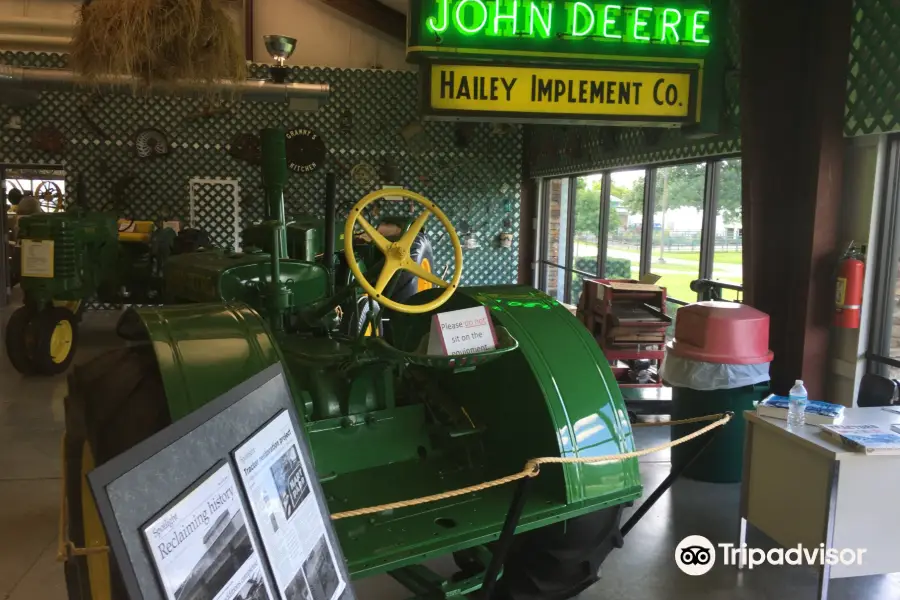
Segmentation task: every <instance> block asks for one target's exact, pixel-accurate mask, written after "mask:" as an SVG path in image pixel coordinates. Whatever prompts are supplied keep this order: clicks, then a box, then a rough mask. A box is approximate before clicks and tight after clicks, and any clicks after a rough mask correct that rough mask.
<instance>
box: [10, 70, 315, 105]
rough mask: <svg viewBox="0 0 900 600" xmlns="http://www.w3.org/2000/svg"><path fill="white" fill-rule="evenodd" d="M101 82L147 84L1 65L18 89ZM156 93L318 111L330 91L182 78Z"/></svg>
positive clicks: (118, 86) (156, 87)
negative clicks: (220, 95)
mask: <svg viewBox="0 0 900 600" xmlns="http://www.w3.org/2000/svg"><path fill="white" fill-rule="evenodd" d="M82 85H84V86H86V88H88V89H89V86H92V85H98V86H100V87H101V88H109V89H112V90H115V91H119V92H128V91H131V90H133V89H135V88H136V87H138V86H143V85H145V82H143V81H139V80H138V79H136V78H133V77H127V76H125V75H107V76H104V77H100V78H98V79H96V80H91V81H90V82H86V81H85V80H84V79H83V78H81V77H80V76H79V75H78V74H76V73H75V72H74V71H70V70H65V69H36V68H31V67H12V66H9V65H0V89H19V90H35V91H46V90H59V91H71V90H76V89H77V88H78V87H79V86H82ZM149 89H150V91H151V92H152V93H157V94H173V93H174V94H187V95H208V94H209V93H210V92H211V91H214V92H224V93H228V94H234V95H235V96H240V97H241V99H243V100H253V101H260V102H286V103H287V104H288V108H289V109H290V110H307V111H308V110H317V109H318V108H319V107H320V106H321V105H323V104H324V103H325V102H326V101H327V100H328V96H329V95H330V93H331V87H330V86H329V85H328V84H327V83H273V82H271V81H266V80H262V79H245V80H243V81H233V80H215V81H199V80H196V81H194V80H186V79H180V80H176V81H172V82H169V83H159V84H151V85H150V88H149Z"/></svg>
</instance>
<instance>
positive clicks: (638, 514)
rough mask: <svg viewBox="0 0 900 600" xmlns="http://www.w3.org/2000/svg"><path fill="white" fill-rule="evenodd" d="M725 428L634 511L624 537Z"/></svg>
mask: <svg viewBox="0 0 900 600" xmlns="http://www.w3.org/2000/svg"><path fill="white" fill-rule="evenodd" d="M725 414H726V415H728V416H729V417H731V418H732V419H733V418H734V413H733V412H731V411H728V412H726V413H725ZM726 425H727V423H726ZM724 428H725V426H724V425H723V426H722V427H717V428H715V429H713V430H712V431H710V432H709V433H708V434H707V435H706V443H705V444H703V445H702V446H700V447H699V448H698V449H697V450H696V451H695V452H694V453H693V454H692V455H691V457H690V459H689V460H687V461H685V462H684V463H683V464H681V465H679V466H678V467H676V468H675V469H673V470H672V471H670V472H669V474H668V475H667V476H666V478H665V479H663V480H662V483H660V484H659V486H657V488H656V489H655V490H653V493H652V494H650V496H649V497H648V498H647V500H646V501H644V503H643V504H641V505H640V506H639V507H638V509H637V510H636V511H634V514H633V515H631V517H630V518H629V519H628V521H626V522H625V525H623V526H622V529H621V530H620V531H621V532H622V535H623V536H625V535H628V532H629V531H631V530H632V528H633V527H634V526H635V525H637V522H638V521H640V520H641V517H643V516H644V515H645V514H647V511H649V510H650V509H651V508H653V505H654V504H656V501H657V500H659V498H660V496H662V495H663V494H665V493H666V492H667V491H669V488H671V487H672V484H673V483H675V480H676V479H678V478H679V477H680V476H681V474H682V473H684V471H685V469H687V468H688V467H690V466H691V464H693V462H694V461H695V460H697V458H698V457H699V456H700V455H701V454H703V452H704V451H705V450H706V449H707V448H708V447H709V445H710V444H712V442H713V440H714V439H716V436H717V435H719V432H720V431H722V430H723V429H724Z"/></svg>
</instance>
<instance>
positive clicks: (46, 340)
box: [31, 306, 78, 375]
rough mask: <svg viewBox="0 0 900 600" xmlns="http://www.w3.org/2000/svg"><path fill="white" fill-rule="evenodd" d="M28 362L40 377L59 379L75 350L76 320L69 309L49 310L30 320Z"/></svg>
mask: <svg viewBox="0 0 900 600" xmlns="http://www.w3.org/2000/svg"><path fill="white" fill-rule="evenodd" d="M31 327H32V332H33V335H34V346H33V351H32V354H31V362H32V364H33V365H34V368H35V370H36V371H37V372H38V373H40V374H41V375H58V374H59V373H62V372H64V371H65V370H66V369H68V368H69V364H71V362H72V359H73V358H74V357H75V349H76V348H77V347H78V320H77V317H76V316H75V313H73V312H72V311H71V310H69V309H68V308H62V307H59V306H51V307H50V308H45V309H44V310H42V311H40V312H39V313H37V314H36V315H35V316H34V319H33V320H32V326H31Z"/></svg>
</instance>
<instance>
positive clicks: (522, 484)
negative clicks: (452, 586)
mask: <svg viewBox="0 0 900 600" xmlns="http://www.w3.org/2000/svg"><path fill="white" fill-rule="evenodd" d="M533 479H535V478H534V477H524V478H522V479H520V480H519V484H518V485H517V486H516V491H515V492H514V493H513V498H512V502H511V503H510V505H509V510H508V511H506V520H505V521H504V522H503V529H501V530H500V537H499V538H498V539H497V543H496V544H495V546H494V548H493V550H492V552H491V562H490V564H489V565H488V567H487V570H486V571H485V572H484V582H483V583H482V584H481V589H480V590H479V591H478V598H480V599H481V600H490V597H491V594H492V593H493V591H494V586H495V585H496V584H497V576H498V575H499V574H500V569H501V568H502V567H503V563H504V562H505V561H506V555H507V554H508V553H509V549H510V548H511V547H512V541H513V536H514V535H515V533H516V527H517V526H518V525H519V519H520V518H521V516H522V510H523V509H524V508H525V500H526V499H527V497H528V490H529V488H530V487H531V482H532V480H533Z"/></svg>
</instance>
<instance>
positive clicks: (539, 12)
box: [420, 0, 711, 46]
mask: <svg viewBox="0 0 900 600" xmlns="http://www.w3.org/2000/svg"><path fill="white" fill-rule="evenodd" d="M421 6H422V8H421V10H422V12H421V15H420V22H422V23H423V24H424V28H425V31H424V32H423V33H427V34H430V35H431V36H433V37H434V38H435V40H437V41H440V40H441V39H442V38H443V37H446V36H457V35H461V36H467V37H480V38H484V39H494V40H497V39H502V38H507V39H516V40H520V41H521V40H528V39H531V40H536V41H539V40H549V39H557V40H570V41H581V40H593V41H596V42H616V43H622V42H624V43H628V44H642V45H670V46H672V45H675V46H705V45H708V44H710V42H711V39H710V32H709V25H710V11H709V9H708V8H706V7H705V6H702V5H695V6H692V7H691V6H689V5H654V4H651V3H649V2H646V3H642V4H639V5H627V4H624V3H622V2H621V0H619V2H618V3H615V2H586V1H560V0H422V3H421Z"/></svg>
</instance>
